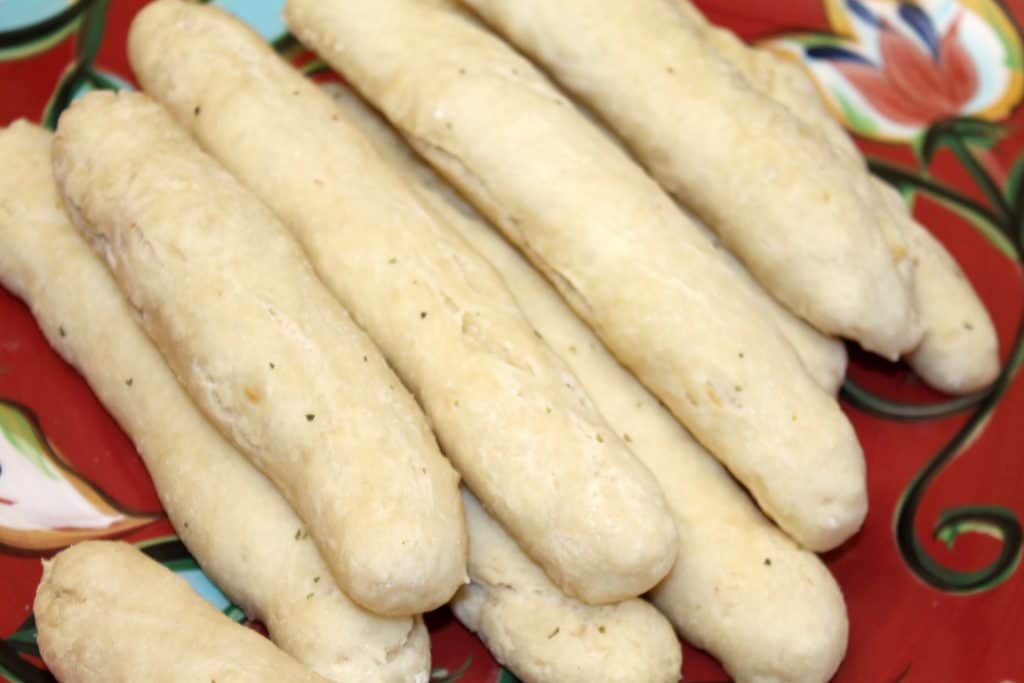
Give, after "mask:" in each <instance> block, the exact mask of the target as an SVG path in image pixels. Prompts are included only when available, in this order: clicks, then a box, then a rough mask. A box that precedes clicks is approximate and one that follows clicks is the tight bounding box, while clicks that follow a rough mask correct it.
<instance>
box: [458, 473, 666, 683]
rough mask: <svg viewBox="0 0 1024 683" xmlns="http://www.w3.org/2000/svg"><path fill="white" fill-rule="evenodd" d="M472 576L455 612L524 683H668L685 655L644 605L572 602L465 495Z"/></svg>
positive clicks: (638, 602)
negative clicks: (593, 682)
mask: <svg viewBox="0 0 1024 683" xmlns="http://www.w3.org/2000/svg"><path fill="white" fill-rule="evenodd" d="M462 502H463V507H465V509H466V523H467V526H468V528H469V575H470V579H471V583H470V584H469V585H467V586H463V587H462V588H461V589H460V590H459V592H458V593H456V594H455V598H454V600H452V610H453V611H454V612H455V616H457V617H458V618H459V621H461V622H462V623H463V624H465V625H466V627H467V628H468V629H470V630H471V631H473V632H474V633H476V634H478V635H479V636H480V638H481V639H482V640H483V641H484V643H485V644H486V645H487V649H488V650H490V651H491V653H492V654H493V655H494V657H495V658H496V659H497V660H498V661H499V662H501V663H502V664H503V665H504V666H506V667H507V668H508V669H510V670H511V671H512V673H514V674H515V675H516V677H518V678H519V680H521V681H523V683H592V681H605V682H606V683H670V682H672V681H678V680H679V671H680V668H681V666H682V652H681V649H680V646H679V640H678V639H677V638H676V636H675V633H673V631H672V625H671V624H669V623H668V621H666V619H665V617H663V616H662V615H661V614H659V613H658V611H657V610H656V609H654V607H652V606H651V605H649V604H648V603H646V602H644V601H643V600H640V599H638V598H633V599H632V600H626V601H624V602H620V603H618V604H615V605H601V606H597V607H594V606H591V605H586V604H584V603H582V602H580V601H578V600H573V599H572V598H569V597H566V596H565V595H564V594H563V593H562V592H561V591H560V590H558V588H557V587H556V586H555V585H554V584H552V583H551V581H550V580H549V579H548V577H547V576H546V575H545V574H544V572H543V571H541V570H540V568H539V567H537V566H536V565H535V564H533V563H532V562H531V561H530V559H529V558H528V557H527V556H526V555H524V554H523V551H522V550H520V549H519V546H517V545H516V543H515V541H514V540H513V539H512V537H511V536H509V535H508V534H507V533H505V531H504V529H502V528H501V526H500V525H499V524H498V523H497V522H496V521H495V520H494V519H492V518H491V517H490V516H489V515H488V514H487V512H486V511H485V510H484V509H483V508H482V507H481V506H480V503H479V502H478V501H477V500H476V499H475V498H473V495H472V494H471V493H469V491H467V490H466V489H463V497H462Z"/></svg>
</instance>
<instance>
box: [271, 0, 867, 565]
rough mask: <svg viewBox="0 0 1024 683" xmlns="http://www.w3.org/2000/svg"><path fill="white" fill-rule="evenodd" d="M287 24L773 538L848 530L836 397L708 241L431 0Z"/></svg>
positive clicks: (299, 1) (857, 455) (359, 6)
mask: <svg viewBox="0 0 1024 683" xmlns="http://www.w3.org/2000/svg"><path fill="white" fill-rule="evenodd" d="M285 15H286V19H287V21H288V23H289V26H290V27H291V28H292V30H293V31H294V32H295V33H296V35H298V36H299V38H300V39H301V40H303V41H304V42H305V43H306V44H308V45H310V46H312V47H313V48H314V49H316V50H317V51H319V52H320V53H321V55H322V56H323V57H324V58H325V59H326V60H327V61H329V62H330V63H331V64H332V65H333V66H335V67H336V68H338V69H339V70H340V71H342V72H343V73H344V74H345V76H346V77H347V78H348V79H349V80H350V82H351V83H352V84H353V85H354V86H355V87H356V88H357V89H358V90H359V91H361V92H362V94H363V95H365V96H366V97H367V99H369V100H370V101H371V102H373V103H374V104H375V105H376V106H377V107H378V108H379V109H381V110H382V111H383V112H384V113H385V115H386V116H387V117H388V118H389V119H390V120H391V121H392V123H394V124H395V125H396V126H397V127H398V128H399V129H400V130H401V131H402V133H403V135H404V136H405V137H406V138H407V139H408V140H410V141H411V142H412V143H413V145H414V146H415V147H416V148H417V150H418V151H419V152H420V153H421V154H423V155H424V156H425V157H426V158H427V160H428V161H430V162H431V163H432V164H433V165H434V166H435V167H437V168H438V169H439V170H440V171H441V172H442V174H444V175H445V176H447V178H448V179H449V180H450V181H451V182H452V183H453V184H454V185H456V186H457V187H458V188H459V189H460V190H461V191H462V193H463V194H464V195H465V196H467V197H468V198H469V199H470V200H471V201H472V202H473V203H474V204H476V205H477V208H479V209H481V210H482V212H483V213H484V214H485V215H487V216H488V218H490V219H491V220H492V221H493V222H494V223H495V224H496V225H498V226H499V227H500V228H501V229H502V230H503V231H504V232H505V234H506V235H507V236H508V237H509V239H510V240H511V241H512V242H513V243H515V244H516V245H517V246H519V247H520V248H521V249H522V250H523V251H524V252H525V253H526V254H527V255H528V256H529V258H530V259H531V260H532V261H533V263H534V265H535V266H537V268H538V269H540V270H541V271H542V272H543V273H544V274H545V275H546V276H547V277H548V279H549V280H550V281H552V282H553V283H554V284H555V285H556V286H557V288H558V289H559V291H560V292H561V293H562V295H563V296H564V297H565V298H566V299H567V300H568V301H569V302H570V303H571V305H572V306H573V308H575V309H576V311H577V313H578V314H579V315H580V316H581V317H582V318H583V319H584V320H585V321H587V322H588V323H589V324H590V325H591V327H593V328H594V330H595V331H596V332H597V333H598V335H599V336H600V337H601V338H602V340H603V341H604V342H605V344H607V345H608V347H609V348H610V349H611V350H612V351H613V352H614V353H615V355H616V356H618V358H619V359H620V360H621V361H622V362H623V363H624V364H625V365H626V366H628V367H629V368H630V369H631V370H632V371H633V372H634V373H636V374H637V376H638V377H639V378H640V379H641V380H642V381H643V382H644V383H645V384H646V385H647V386H648V387H649V388H650V389H651V390H652V391H653V392H654V393H655V394H657V395H658V396H659V397H660V398H661V399H662V400H663V401H665V403H666V404H667V405H668V406H669V407H670V408H671V409H672V411H673V412H674V413H675V414H676V415H677V416H678V417H679V419H680V420H682V421H683V422H684V423H685V424H686V425H687V426H688V427H690V429H691V430H692V431H693V432H694V434H695V435H696V436H697V437H698V438H699V439H700V440H701V441H702V442H703V443H704V444H705V445H706V446H708V447H709V449H710V450H711V451H712V452H713V453H715V455H716V456H717V457H719V458H720V459H721V460H722V461H723V462H724V463H726V464H727V465H728V467H729V468H730V469H731V470H732V472H733V473H734V474H735V475H736V476H737V477H738V478H739V479H740V480H741V481H742V482H743V483H744V484H746V485H747V486H748V487H749V488H750V490H751V491H752V492H753V494H754V496H755V497H756V498H757V499H758V502H759V503H760V504H761V505H762V507H763V508H764V509H765V510H766V511H767V512H768V513H769V514H770V515H771V516H772V517H774V518H775V519H776V520H777V521H778V522H779V523H780V524H781V525H782V526H783V527H784V528H785V529H786V530H787V531H789V532H790V533H791V534H793V535H794V536H795V537H796V538H797V539H798V540H799V541H800V542H801V543H803V544H805V545H806V546H807V547H809V548H811V549H814V550H825V549H828V548H832V547H834V546H836V545H837V544H839V543H841V542H842V541H843V540H845V539H846V538H848V537H849V536H850V535H851V534H852V533H854V531H856V529H857V528H858V527H859V526H860V523H861V521H862V520H863V518H864V514H865V512H866V508H867V501H866V497H865V489H864V486H865V484H864V462H863V456H862V453H861V450H860V446H859V444H858V443H857V440H856V436H855V435H854V433H853V430H852V428H851V427H850V424H849V422H848V421H847V420H846V418H845V417H844V416H843V414H842V412H841V411H840V410H839V407H838V405H837V404H836V402H835V400H834V399H833V398H832V397H830V396H828V395H827V394H826V393H825V392H824V391H822V390H821V389H820V388H819V387H818V386H816V385H815V383H814V381H813V380H812V379H811V378H810V377H809V376H808V375H807V373H806V372H805V371H804V369H803V367H802V366H801V363H800V360H799V358H798V357H797V356H796V354H795V353H794V351H793V349H792V348H791V347H790V345H789V344H788V343H786V342H785V340H784V339H783V338H782V337H781V336H780V335H779V333H778V331H777V329H776V328H775V326H774V325H773V324H772V323H771V321H770V320H768V319H767V318H765V317H763V315H762V314H761V312H760V311H759V310H758V309H757V307H756V305H754V304H753V303H751V302H750V301H749V297H748V295H747V294H746V292H745V290H744V288H743V287H742V285H740V284H738V283H737V281H736V275H735V273H734V272H732V271H730V270H729V269H728V267H727V266H725V265H724V264H723V262H722V260H721V259H720V258H719V256H718V255H717V254H716V252H715V249H714V247H713V245H712V244H711V243H710V241H709V240H708V239H707V238H706V237H705V236H704V235H703V234H702V233H701V232H700V230H699V229H698V228H696V227H695V226H694V225H693V223H692V222H690V221H688V220H687V219H686V217H685V216H684V215H683V214H682V213H681V212H680V211H679V210H678V209H677V208H676V206H675V205H674V204H673V202H672V200H671V199H670V198H669V197H668V196H667V195H666V194H664V193H663V192H662V191H661V189H660V188H659V187H658V186H657V185H656V184H655V183H654V182H653V181H652V180H651V179H650V178H649V177H648V176H647V175H646V174H645V173H644V172H643V171H642V170H641V169H640V168H638V167H637V166H636V165H635V164H634V163H633V162H632V161H631V160H630V159H629V158H628V157H627V156H626V155H625V154H624V153H623V152H622V151H621V150H620V149H618V148H617V147H616V146H615V144H614V143H612V142H610V141H609V140H608V139H607V137H606V136H605V135H604V134H603V133H602V132H600V131H599V130H597V129H596V128H594V127H593V126H592V125H591V124H590V123H589V122H588V121H587V120H586V119H585V118H584V117H583V116H582V115H581V114H580V113H579V112H578V111H577V110H576V109H575V107H574V106H573V105H572V104H571V103H570V102H569V101H568V100H567V99H565V97H563V96H562V95H560V94H559V93H558V91H557V90H555V89H554V88H553V87H552V86H551V84H550V83H549V82H548V81H547V80H546V79H545V78H544V77H543V75H541V74H540V73H539V72H538V71H537V70H536V69H535V68H534V67H533V66H532V65H531V64H530V63H529V62H527V61H526V60H525V59H522V58H521V57H519V56H517V55H516V54H515V53H514V52H513V51H512V50H511V49H509V48H508V47H507V46H506V45H505V44H504V43H502V42H501V41H499V40H497V39H496V38H494V37H493V36H491V35H490V34H488V33H487V32H486V31H484V30H482V29H480V28H478V27H477V26H475V25H474V24H473V23H472V22H470V21H467V20H466V19H465V18H464V17H462V16H460V15H459V14H458V13H456V12H454V11H453V10H451V9H448V8H446V7H444V6H442V5H439V4H437V3H436V2H425V1H424V0H373V1H372V2H371V0H316V1H312V0H290V1H289V3H288V4H287V5H286V9H285ZM496 102H500V103H501V106H500V107H496V106H495V103H496Z"/></svg>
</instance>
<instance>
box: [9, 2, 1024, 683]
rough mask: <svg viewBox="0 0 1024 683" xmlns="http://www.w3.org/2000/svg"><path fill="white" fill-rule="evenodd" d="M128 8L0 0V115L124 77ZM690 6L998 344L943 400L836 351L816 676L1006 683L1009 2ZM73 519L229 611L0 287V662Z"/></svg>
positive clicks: (1016, 263) (1012, 198) (1021, 246)
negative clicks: (974, 383)
mask: <svg viewBox="0 0 1024 683" xmlns="http://www.w3.org/2000/svg"><path fill="white" fill-rule="evenodd" d="M623 1H627V0H623ZM143 4H144V1H143V0H116V1H111V0H78V1H74V0H0V124H6V123H8V122H10V121H12V120H14V119H15V118H17V117H20V116H25V117H28V118H31V119H35V120H39V121H42V122H44V123H45V124H47V125H50V126H53V124H54V122H55V121H56V118H57V116H58V115H59V114H60V112H61V111H62V110H63V108H64V107H65V106H67V104H68V102H69V101H70V100H71V99H73V98H74V97H75V96H76V95H78V94H80V93H82V92H84V91H86V90H89V89H94V88H122V87H131V82H132V79H131V72H130V70H129V68H128V65H127V60H126V56H125V34H126V31H127V28H128V24H129V22H130V20H131V18H132V16H133V15H134V14H135V12H136V11H138V9H139V7H141V6H142V5H143ZM217 4H222V5H225V6H226V7H227V8H228V9H229V10H231V11H233V12H235V13H236V14H238V15H239V16H241V17H242V18H244V19H245V20H246V21H248V22H249V23H251V24H252V25H254V26H255V27H256V28H257V29H258V30H260V31H261V33H263V35H264V36H266V37H267V39H268V40H270V41H271V42H273V44H274V45H275V47H276V48H278V49H279V50H280V51H281V52H282V53H284V54H286V55H287V56H288V57H289V58H290V59H292V60H294V61H295V62H296V63H297V64H302V65H303V68H304V70H305V71H307V73H310V74H311V75H316V74H322V75H323V76H324V77H328V76H327V74H325V73H324V72H325V69H324V67H323V65H322V64H321V63H320V62H319V61H318V60H315V59H312V58H311V57H310V55H308V54H306V53H303V52H302V50H301V49H300V48H298V46H297V45H296V44H295V41H294V40H292V39H291V38H290V37H289V36H288V35H287V33H286V32H285V28H284V26H283V24H282V22H281V20H280V18H279V11H280V6H281V4H282V0H222V1H219V2H218V3H217ZM699 4H701V6H702V8H703V9H704V10H705V11H706V12H707V13H708V14H709V15H710V17H711V18H712V19H713V20H714V21H716V22H717V23H721V24H725V25H727V26H730V27H732V28H733V29H735V30H736V31H738V32H739V33H740V34H741V35H742V36H743V37H744V38H747V39H750V40H758V41H764V42H766V43H768V44H769V45H771V46H772V47H773V48H774V49H778V50H780V51H784V52H786V53H788V54H790V55H791V56H792V57H794V58H796V59H798V60H800V61H801V62H802V63H803V64H805V65H806V67H807V68H808V70H809V72H810V73H811V74H812V75H813V77H814V78H815V80H816V82H817V83H818V85H819V86H820V88H821V90H822V93H823V94H824V95H825V97H826V98H827V100H828V102H829V104H830V106H831V108H832V110H833V111H834V113H835V115H836V116H837V117H839V118H840V119H841V120H842V122H843V123H844V124H845V125H846V126H847V127H848V128H849V129H850V130H851V131H852V132H854V133H855V134H856V135H857V136H859V141H860V142H861V145H862V147H863V149H864V150H865V152H866V153H867V154H868V155H869V156H870V158H871V163H872V166H873V168H874V170H875V172H876V173H878V174H879V175H880V176H881V177H883V178H884V179H885V180H887V181H889V182H890V183H893V184H895V185H896V186H898V187H899V188H900V189H901V190H902V191H903V192H904V195H905V196H906V197H907V198H908V199H909V200H911V201H913V202H914V208H915V213H916V215H917V216H918V218H920V219H921V220H922V221H923V222H924V223H925V224H926V225H928V226H929V227H930V228H931V229H932V231H934V233H935V234H936V235H938V237H939V238H940V239H941V240H942V241H943V242H945V244H946V245H947V246H948V247H949V248H950V250H951V251H952V252H953V254H954V255H955V256H956V257H957V259H958V260H959V261H960V263H961V264H962V265H963V267H964V269H965V270H966V271H967V273H968V275H969V276H970V278H971V280H972V281H973V282H974V284H975V286H976V287H977V289H978V291H979V292H980V294H981V296H982V298H983V299H984V300H985V302H986V303H987V305H988V307H989V310H990V311H991V313H992V316H993V317H994V319H995V321H996V325H997V327H998V329H999V333H1000V339H1001V342H1002V357H1003V360H1004V364H1005V369H1004V371H1003V373H1002V375H1001V376H1000V378H999V380H998V381H997V382H996V384H995V385H994V386H993V387H992V388H991V389H990V390H988V391H987V392H985V393H983V394H981V395H977V396H971V397H967V398H958V399H953V400H951V399H950V398H948V397H944V396H941V395H938V394H936V393H934V392H932V391H930V390H929V389H927V388H926V387H924V386H923V385H922V384H921V383H920V382H919V381H918V380H917V379H916V378H914V377H913V376H912V375H911V374H910V373H908V372H907V370H906V369H905V368H903V367H902V366H896V365H890V364H888V363H885V362H883V361H880V360H878V359H876V358H872V357H869V356H867V355H865V354H861V353H858V352H856V351H855V352H854V353H853V366H852V368H851V371H850V376H851V379H850V380H849V381H848V382H847V385H846V387H845V388H844V392H843V400H844V407H845V409H846V411H847V413H848V414H849V415H850V417H851V419H852V420H853V422H854V425H855V426H856V428H857V431H858V433H859V435H860V438H861V441H862V443H863V444H864V449H865V451H866V454H867V459H868V466H869V489H870V495H871V513H870V515H869V516H868V519H867V523H866V524H865V526H864V529H863V530H862V531H861V532H860V534H859V535H858V536H857V537H856V538H854V539H853V540H852V541H851V542H849V543H848V544H846V545H845V546H844V547H842V548H840V549H839V550H836V551H834V552H832V553H830V554H829V555H828V556H827V557H826V560H827V561H828V564H829V566H830V567H831V569H832V571H833V572H834V573H835V575H836V576H837V578H838V579H839V582H840V583H841V584H842V587H843V591H844V592H845V594H846V599H847V603H848V605H849V612H850V621H851V634H850V648H849V654H848V656H847V658H846V661H845V663H844V664H843V666H842V668H841V669H840V672H839V674H838V675H837V677H836V680H837V681H841V682H845V683H895V682H896V681H904V682H907V683H918V682H926V683H934V682H946V681H948V682H951V683H1004V682H1012V683H1024V576H1022V572H1020V571H1018V565H1019V562H1020V555H1021V540H1022V539H1021V517H1022V515H1024V459H1022V456H1024V432H1022V425H1021V418H1022V416H1024V382H1021V381H1015V380H1016V375H1017V371H1018V369H1019V368H1020V366H1021V364H1022V362H1024V335H1022V330H1024V327H1022V325H1021V320H1022V314H1024V306H1022V304H1024V278H1022V272H1021V263H1022V261H1021V258H1022V253H1024V155H1022V147H1024V131H1022V130H1021V123H1022V122H1024V116H1022V115H1021V114H1020V111H1019V105H1020V103H1021V100H1022V98H1024V48H1022V40H1021V34H1020V29H1019V25H1018V24H1019V22H1020V21H1022V20H1024V2H1022V1H1021V0H1005V2H998V1H997V0H918V1H917V2H894V1H892V0H786V1H785V2H779V1H778V0H706V1H705V2H702V3H699ZM0 163H2V160H0ZM2 248H4V246H3V245H2V244H0V249H2ZM92 537H117V538H122V539H125V540H128V541H131V542H134V543H137V544H139V545H140V546H143V547H144V548H145V550H146V552H148V553H149V554H150V555H151V556H152V557H154V558H156V559H157V560H159V561H160V562H162V563H164V564H165V565H166V566H168V567H169V568H171V569H173V570H174V571H176V572H178V573H179V574H181V575H182V576H184V577H185V578H186V579H188V580H189V581H190V582H191V583H192V585H193V586H195V587H196V589H197V590H199V591H200V592H201V593H202V594H203V595H204V596H206V597H207V598H208V599H209V600H210V601H211V602H212V603H214V604H215V605H217V606H218V607H220V608H221V609H223V610H224V612H225V613H227V614H228V615H229V616H231V617H232V618H235V619H237V620H239V621H244V620H245V617H244V615H243V614H242V613H241V612H240V610H238V609H237V608H235V607H234V606H232V605H231V604H230V603H229V601H228V600H227V599H226V598H225V597H224V596H223V595H222V594H221V593H220V591H218V590H217V589H216V587H214V586H213V585H212V584H211V583H210V582H209V581H208V580H206V578H205V577H204V576H203V574H202V572H201V571H200V570H199V568H198V567H197V566H196V564H195V562H194V561H193V560H192V558H191V557H190V556H189V555H188V552H187V551H186V550H185V548H184V547H183V546H182V545H181V543H180V542H178V541H177V539H176V538H175V537H174V536H173V530H172V529H171V527H170V525H169V524H168V522H167V520H166V518H165V517H164V516H163V515H162V513H161V511H160V506H159V503H158V501H157V498H156V495H155V493H154V491H153V487H152V484H151V483H150V480H149V477H148V476H147V475H146V471H145V469H144V468H143V466H142V463H141V461H140V460H139V458H138V457H137V455H136V454H135V452H134V449H133V448H132V446H131V444H130V442H129V441H128V440H127V438H126V437H125V436H124V434H123V433H122V432H121V431H120V430H119V429H118V427H117V425H116V424H115V423H114V422H113V420H112V419H111V418H110V417H109V416H108V415H107V414H106V413H105V412H104V410H103V408H102V407H101V406H100V404H99V403H98V402H97V400H96V399H95V397H94V396H93V395H92V393H91V392H90V391H89V388H88V387H87V386H86V384H85V382H84V381H83V380H82V379H81V378H80V377H79V376H78V375H77V374H76V373H75V372H74V371H73V370H71V369H70V368H69V367H68V366H67V365H65V364H64V363H63V362H62V361H61V360H60V359H59V358H58V357H57V355H56V354H55V353H54V352H52V351H51V350H50V348H49V347H48V346H47V344H46V342H45V340H44V339H43V337H42V335H41V334H40V332H39V330H38V329H37V327H36V325H35V323H34V322H33V320H32V317H31V316H30V315H29V313H28V311H27V309H26V308H25V306H23V305H22V304H21V303H20V302H19V301H17V300H16V299H14V298H13V297H12V296H11V295H9V294H8V293H7V292H5V291H3V290H2V289H0V676H6V677H7V679H8V680H10V681H22V682H25V683H35V682H37V681H38V682H42V681H52V680H53V679H52V677H50V675H49V674H48V673H46V672H45V669H44V668H43V666H42V663H41V661H40V660H39V659H38V650H37V649H36V646H35V637H34V636H35V629H34V625H33V622H32V617H31V603H32V598H33V595H34V590H35V586H36V583H37V581H38V579H39V575H40V561H39V560H40V558H41V557H46V556H48V555H50V554H52V553H54V552H55V551H57V550H58V549H60V548H62V547H64V546H66V545H67V544H69V543H73V542H75V541H77V540H80V539H83V538H92ZM782 597H783V598H784V596H782ZM428 623H429V625H430V628H431V631H432V634H433V645H434V648H433V649H434V665H435V667H437V670H436V671H435V678H436V679H447V680H460V681H462V682H463V683H491V682H492V681H514V680H515V679H514V678H513V677H512V676H511V675H510V674H508V673H507V672H503V671H502V670H501V669H500V667H499V666H498V665H496V664H495V663H494V661H493V660H492V659H491V657H490V656H489V655H488V654H487V652H486V651H485V650H484V649H483V647H482V646H481V645H480V643H479V641H477V640H476V639H475V638H474V637H473V636H472V635H470V634H469V633H468V632H466V631H465V630H464V629H463V628H462V627H461V626H460V625H459V624H458V623H457V622H456V621H454V619H453V618H452V617H451V615H450V614H449V613H448V612H447V611H443V610H442V611H440V612H438V613H435V614H432V615H429V617H428ZM254 627H258V625H254ZM685 658H686V663H685V666H684V673H685V676H686V680H687V681H692V682H694V683H698V682H705V683H710V682H719V681H725V680H727V676H726V675H725V674H724V673H723V672H722V670H721V669H720V668H719V667H718V666H717V665H716V664H715V663H714V661H713V660H712V659H711V658H710V657H708V656H707V655H705V654H703V653H701V652H698V651H696V650H693V649H692V648H687V651H686V653H685Z"/></svg>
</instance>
